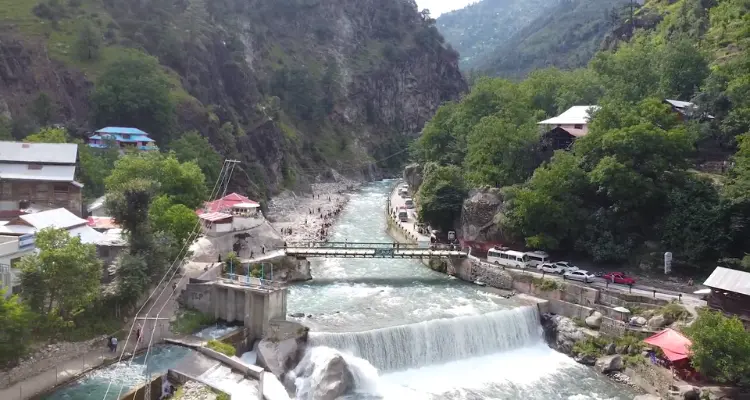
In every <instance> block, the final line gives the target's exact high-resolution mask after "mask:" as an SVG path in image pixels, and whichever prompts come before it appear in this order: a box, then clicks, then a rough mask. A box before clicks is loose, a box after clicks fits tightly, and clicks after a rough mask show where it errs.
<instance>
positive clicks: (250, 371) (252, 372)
mask: <svg viewBox="0 0 750 400" xmlns="http://www.w3.org/2000/svg"><path fill="white" fill-rule="evenodd" d="M195 350H196V351H197V352H199V353H201V354H203V355H205V356H207V357H210V358H213V359H214V360H216V361H218V362H220V363H222V364H224V365H226V366H228V367H230V368H232V369H233V370H236V371H237V372H239V373H241V374H242V375H244V376H249V377H252V378H255V379H257V380H260V377H261V374H262V373H263V368H261V367H258V366H257V365H247V364H245V363H243V362H241V361H239V360H236V359H234V358H232V357H229V356H227V355H225V354H222V353H219V352H218V351H215V350H211V349H209V348H208V347H203V346H199V347H196V348H195ZM261 384H262V382H261Z"/></svg>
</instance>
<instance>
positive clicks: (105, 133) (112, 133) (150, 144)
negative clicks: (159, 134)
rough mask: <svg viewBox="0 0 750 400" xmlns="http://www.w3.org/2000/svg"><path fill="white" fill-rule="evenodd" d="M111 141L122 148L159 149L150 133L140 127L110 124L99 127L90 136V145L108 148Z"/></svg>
mask: <svg viewBox="0 0 750 400" xmlns="http://www.w3.org/2000/svg"><path fill="white" fill-rule="evenodd" d="M110 141H114V142H115V143H117V145H118V146H119V147H120V149H122V150H127V149H138V150H144V151H148V150H158V149H159V148H158V147H156V144H155V142H154V140H153V139H151V138H150V137H149V136H148V133H146V132H144V131H142V130H140V129H138V128H122V127H118V126H108V127H106V128H103V129H99V130H98V131H96V133H95V134H94V135H93V136H91V137H90V138H89V147H94V148H98V149H103V148H106V147H107V146H108V145H109V143H108V142H110Z"/></svg>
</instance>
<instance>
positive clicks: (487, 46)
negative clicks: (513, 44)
mask: <svg viewBox="0 0 750 400" xmlns="http://www.w3.org/2000/svg"><path fill="white" fill-rule="evenodd" d="M559 1H560V0H482V1H480V2H477V3H475V4H472V5H469V6H466V7H465V8H462V9H460V10H456V11H452V12H449V13H446V14H443V15H441V16H440V17H439V18H438V19H437V26H438V29H439V30H440V32H441V33H442V34H443V35H444V36H445V39H446V41H447V42H448V43H450V44H451V46H453V48H454V49H456V50H457V51H458V52H459V54H460V55H461V68H462V69H463V70H464V71H468V70H471V69H475V68H476V67H477V66H478V62H480V61H481V60H482V59H483V58H484V57H485V56H486V54H487V53H488V52H492V51H494V50H495V49H497V48H498V47H499V46H501V45H502V44H503V43H504V42H505V41H506V40H508V38H509V37H510V36H511V35H513V34H515V33H516V32H518V31H519V30H521V29H522V28H523V27H524V26H526V24H528V23H530V22H531V21H533V20H534V19H536V18H537V17H539V16H541V15H542V14H543V13H544V10H545V9H549V8H551V7H552V6H554V5H556V4H557V3H558V2H559Z"/></svg>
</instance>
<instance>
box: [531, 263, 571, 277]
mask: <svg viewBox="0 0 750 400" xmlns="http://www.w3.org/2000/svg"><path fill="white" fill-rule="evenodd" d="M536 269H538V270H541V271H544V272H546V273H548V274H563V273H565V270H563V269H562V268H560V266H559V265H556V264H550V263H544V264H539V265H537V266H536Z"/></svg>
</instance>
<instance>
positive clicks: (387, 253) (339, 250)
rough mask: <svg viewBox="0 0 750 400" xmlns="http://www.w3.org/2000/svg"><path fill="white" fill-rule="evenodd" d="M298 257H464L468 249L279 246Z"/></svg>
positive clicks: (328, 244) (392, 245) (375, 245)
mask: <svg viewBox="0 0 750 400" xmlns="http://www.w3.org/2000/svg"><path fill="white" fill-rule="evenodd" d="M279 250H280V251H283V252H284V254H285V255H287V256H291V257H298V258H314V257H324V258H466V257H468V256H469V253H468V251H463V250H461V249H460V248H459V247H458V246H451V245H429V246H425V245H419V244H403V243H351V242H301V243H287V245H286V246H284V247H281V248H279Z"/></svg>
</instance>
